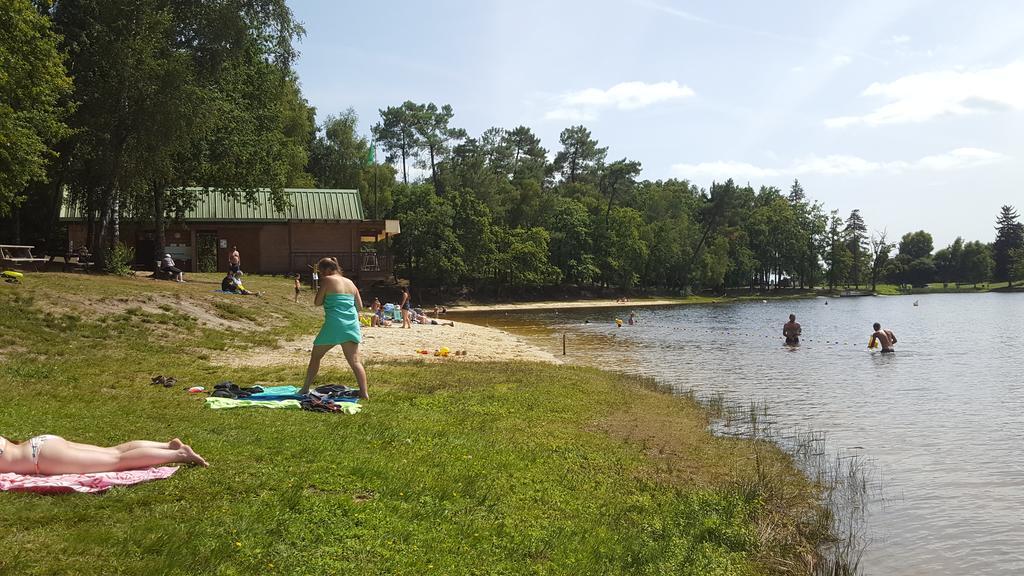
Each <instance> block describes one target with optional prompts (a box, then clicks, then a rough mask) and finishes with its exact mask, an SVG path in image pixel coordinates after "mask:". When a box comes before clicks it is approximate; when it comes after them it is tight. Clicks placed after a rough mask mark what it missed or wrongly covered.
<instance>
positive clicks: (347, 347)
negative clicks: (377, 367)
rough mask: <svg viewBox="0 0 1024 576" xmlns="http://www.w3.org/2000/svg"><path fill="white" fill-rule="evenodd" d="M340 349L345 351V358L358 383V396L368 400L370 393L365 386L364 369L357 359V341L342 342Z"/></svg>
mask: <svg viewBox="0 0 1024 576" xmlns="http://www.w3.org/2000/svg"><path fill="white" fill-rule="evenodd" d="M341 349H342V351H343V352H345V360H348V365H349V367H350V368H352V373H353V374H355V375H356V382H358V383H359V397H360V398H362V399H363V400H369V399H370V394H369V392H368V390H367V388H366V369H365V368H363V363H362V362H360V361H359V344H358V343H357V342H344V343H342V345H341Z"/></svg>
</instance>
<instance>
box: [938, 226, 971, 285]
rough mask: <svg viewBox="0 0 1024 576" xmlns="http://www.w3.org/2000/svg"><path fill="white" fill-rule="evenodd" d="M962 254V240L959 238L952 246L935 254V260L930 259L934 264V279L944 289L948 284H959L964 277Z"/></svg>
mask: <svg viewBox="0 0 1024 576" xmlns="http://www.w3.org/2000/svg"><path fill="white" fill-rule="evenodd" d="M963 252H964V239H963V238H960V237H959V236H957V238H956V240H954V241H953V243H952V244H950V245H949V246H947V247H946V248H943V249H942V250H939V251H937V252H935V258H933V259H932V260H933V262H934V263H935V277H936V278H937V279H938V280H939V282H942V286H943V287H944V288H945V287H946V286H948V285H949V283H950V282H956V283H957V284H960V279H961V278H964V277H965V275H964V269H963Z"/></svg>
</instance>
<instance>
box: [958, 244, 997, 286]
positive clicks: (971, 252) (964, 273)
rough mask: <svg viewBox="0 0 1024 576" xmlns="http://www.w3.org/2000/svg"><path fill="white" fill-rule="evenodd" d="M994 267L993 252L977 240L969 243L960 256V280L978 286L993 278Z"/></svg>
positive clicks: (964, 246)
mask: <svg viewBox="0 0 1024 576" xmlns="http://www.w3.org/2000/svg"><path fill="white" fill-rule="evenodd" d="M992 266H993V262H992V252H991V250H990V249H989V247H988V246H987V245H986V244H983V243H981V242H979V241H977V240H975V241H974V242H967V243H966V244H964V245H963V251H962V253H961V255H960V276H959V280H960V281H962V282H969V283H971V284H974V285H975V286H977V285H978V283H979V282H985V281H987V280H988V279H989V278H990V277H991V276H992Z"/></svg>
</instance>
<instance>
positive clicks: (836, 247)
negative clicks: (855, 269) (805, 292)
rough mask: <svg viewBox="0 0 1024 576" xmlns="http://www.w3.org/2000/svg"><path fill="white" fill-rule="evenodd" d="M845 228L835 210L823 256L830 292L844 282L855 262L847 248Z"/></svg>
mask: <svg viewBox="0 0 1024 576" xmlns="http://www.w3.org/2000/svg"><path fill="white" fill-rule="evenodd" d="M843 228H844V223H843V219H842V218H840V217H839V213H838V212H837V211H836V210H833V211H832V215H831V216H830V217H829V221H828V236H827V239H828V240H827V241H828V244H827V246H826V250H825V253H824V255H823V259H824V260H825V266H826V267H827V272H826V276H827V278H828V288H829V290H833V289H835V287H836V286H838V285H839V284H841V283H842V282H843V280H844V279H845V278H846V277H847V274H848V273H849V271H850V266H851V264H852V262H853V256H851V254H850V250H849V248H847V247H846V238H845V235H844V233H843Z"/></svg>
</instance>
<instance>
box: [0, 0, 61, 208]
mask: <svg viewBox="0 0 1024 576" xmlns="http://www.w3.org/2000/svg"><path fill="white" fill-rule="evenodd" d="M70 90H71V80H70V79H69V78H68V76H67V74H66V73H65V71H64V65H63V62H62V57H61V54H60V53H59V52H58V50H57V36H56V35H55V34H54V32H53V30H52V28H51V26H50V22H49V20H48V19H47V18H46V17H44V16H42V15H40V14H39V13H38V12H37V11H36V10H35V9H34V8H33V6H32V3H31V2H30V1H29V0H6V1H4V2H0V216H4V215H6V214H8V213H10V212H11V210H12V209H13V208H16V207H17V206H18V205H19V204H21V202H22V201H23V200H24V196H23V193H24V192H25V187H26V186H27V185H28V184H29V183H30V182H33V181H41V180H44V179H46V175H47V171H46V167H47V162H49V161H50V160H51V159H53V158H54V156H55V154H54V151H53V149H52V146H53V145H54V143H55V142H57V141H58V140H59V139H60V138H62V137H64V136H65V135H66V134H67V126H66V125H65V124H64V118H65V116H66V114H67V111H68V109H67V108H68V107H67V104H66V101H65V97H66V96H67V94H68V93H69V92H70Z"/></svg>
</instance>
